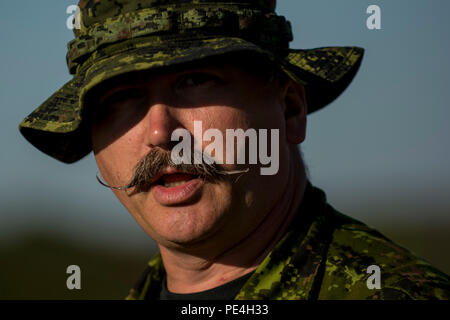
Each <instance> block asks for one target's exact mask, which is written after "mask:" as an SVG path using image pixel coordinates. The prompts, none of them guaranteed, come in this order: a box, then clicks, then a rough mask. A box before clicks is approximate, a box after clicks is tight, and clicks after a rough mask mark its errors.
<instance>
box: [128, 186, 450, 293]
mask: <svg viewBox="0 0 450 320" xmlns="http://www.w3.org/2000/svg"><path fill="white" fill-rule="evenodd" d="M371 265H377V266H379V267H380V269H381V288H380V289H369V288H368V286H367V279H368V277H370V276H371V274H370V273H367V268H368V267H369V266H371ZM164 272H165V271H164V265H163V261H162V259H161V255H160V254H158V255H156V256H155V257H154V258H153V259H152V260H151V261H150V262H149V264H148V267H147V269H146V270H145V272H144V274H143V276H142V277H141V279H140V280H139V281H138V283H137V284H136V286H135V287H134V288H133V289H131V290H130V293H129V295H128V296H127V297H126V298H127V299H129V300H135V299H150V300H152V299H153V300H155V299H158V297H159V293H160V291H161V279H163V275H164ZM449 298H450V278H449V276H448V275H446V274H444V273H443V272H441V271H439V270H437V269H436V268H434V267H433V266H431V265H430V264H429V263H428V262H426V261H425V260H423V259H421V258H419V257H417V256H415V255H414V254H413V253H411V252H410V251H408V250H406V249H404V248H402V247H400V246H398V245H397V244H395V243H393V242H392V241H391V240H389V239H387V238H386V237H385V236H383V235H382V234H381V233H379V232H378V231H376V230H374V229H372V228H370V227H368V226H366V225H365V224H363V223H361V222H359V221H357V220H355V219H352V218H350V217H348V216H345V215H343V214H341V213H339V212H338V211H336V210H335V209H334V208H333V207H331V206H330V205H329V204H327V200H326V196H325V193H324V192H323V191H322V190H320V189H318V188H315V187H313V186H312V185H311V184H308V186H307V188H306V191H305V197H304V201H303V203H302V205H301V207H300V210H299V214H298V215H297V217H296V218H295V219H294V221H293V222H292V223H291V226H290V228H289V230H288V231H287V233H286V234H285V235H284V237H283V238H282V239H281V240H280V241H279V242H278V244H277V245H276V246H275V247H274V248H273V250H272V251H271V252H270V253H269V254H268V255H267V257H266V258H265V259H264V261H263V262H262V263H261V264H260V266H259V267H258V269H256V271H255V272H254V274H253V275H252V276H251V277H250V278H249V280H248V281H247V282H246V283H245V285H244V286H243V287H242V289H241V291H240V292H239V293H238V295H237V296H236V297H235V299H236V300H263V299H270V300H306V299H308V300H315V299H339V300H344V299H357V300H360V299H362V300H366V299H382V300H397V299H402V300H403V299H407V300H411V299H414V300H416V299H449Z"/></svg>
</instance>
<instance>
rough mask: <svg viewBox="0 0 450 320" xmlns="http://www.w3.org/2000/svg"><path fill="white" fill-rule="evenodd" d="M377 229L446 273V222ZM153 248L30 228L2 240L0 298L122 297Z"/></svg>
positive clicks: (449, 266) (449, 240)
mask: <svg viewBox="0 0 450 320" xmlns="http://www.w3.org/2000/svg"><path fill="white" fill-rule="evenodd" d="M378 229H379V230H380V231H381V232H382V233H383V234H385V235H386V236H388V237H389V238H391V239H392V240H394V241H396V242H397V243H399V244H400V245H402V246H404V247H407V248H408V249H410V250H412V251H413V252H414V253H416V254H417V255H419V256H421V257H423V258H425V259H426V260H428V261H430V262H431V263H432V264H433V265H434V266H436V267H437V268H439V269H440V270H442V271H444V272H445V273H447V274H449V273H450V255H449V250H448V247H449V244H450V232H449V229H448V227H444V226H443V227H434V228H427V229H424V228H419V227H416V228H411V227H409V228H407V229H406V228H405V229H401V228H393V227H392V226H391V227H385V228H378ZM443 248H447V250H443ZM154 254H155V249H154V247H153V245H152V244H151V243H150V241H149V249H148V250H143V249H139V250H137V249H135V248H117V247H108V246H107V245H95V244H94V243H93V244H92V245H86V244H76V243H74V242H73V241H70V240H68V239H65V238H63V237H61V236H59V235H56V234H51V233H29V234H27V235H24V236H23V237H21V240H20V241H18V242H15V243H9V244H5V243H2V246H0V257H1V260H0V299H3V300H4V299H105V300H109V299H123V298H124V297H125V296H126V295H127V294H128V291H129V289H130V288H131V287H132V286H133V284H134V282H135V281H137V279H138V278H139V276H140V275H141V273H142V272H143V270H144V268H145V266H146V264H147V262H148V260H149V259H150V258H151V257H152V256H153V255H154ZM72 264H76V265H78V266H80V268H81V290H68V289H67V288H66V279H67V277H68V276H69V275H68V274H66V268H67V267H68V266H69V265H72Z"/></svg>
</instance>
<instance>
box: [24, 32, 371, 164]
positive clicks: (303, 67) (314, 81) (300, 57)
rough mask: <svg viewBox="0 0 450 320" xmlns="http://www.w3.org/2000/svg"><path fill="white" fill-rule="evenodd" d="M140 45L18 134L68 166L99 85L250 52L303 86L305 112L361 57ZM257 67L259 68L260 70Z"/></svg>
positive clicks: (340, 52)
mask: <svg viewBox="0 0 450 320" xmlns="http://www.w3.org/2000/svg"><path fill="white" fill-rule="evenodd" d="M176 44H180V42H174V43H173V44H172V45H167V43H164V46H162V45H161V46H155V45H154V44H153V45H147V46H145V45H140V46H139V47H134V48H131V49H130V48H128V49H127V50H124V51H122V52H120V53H118V54H115V55H112V56H105V57H103V58H101V59H98V61H96V62H95V63H93V64H92V65H91V66H90V67H89V68H87V69H86V70H82V69H81V70H79V72H77V74H76V75H75V76H74V77H73V79H72V80H70V81H69V82H67V83H66V84H65V85H64V86H63V87H61V88H60V89H59V90H58V91H56V92H55V93H54V94H53V95H52V96H51V97H50V98H48V99H47V100H46V101H45V102H44V103H43V104H41V105H40V106H39V107H38V108H37V109H36V110H34V111H33V112H32V113H31V114H30V115H29V116H28V117H26V118H25V119H24V120H23V121H22V122H21V123H20V125H19V130H20V132H21V133H22V135H23V136H24V137H25V138H26V139H27V140H28V141H29V142H30V143H31V144H33V145H34V146H35V147H36V148H38V149H40V150H41V151H43V152H44V153H46V154H48V155H50V156H52V157H54V158H56V159H58V160H60V161H63V162H65V163H73V162H76V161H78V160H79V159H81V158H83V157H84V156H86V155H87V154H88V153H89V152H90V151H91V149H92V147H91V142H90V132H89V128H88V126H87V124H86V123H85V122H86V121H83V116H82V112H83V104H84V98H85V96H86V94H87V93H88V92H89V91H90V90H91V89H92V88H94V87H96V86H97V85H99V84H100V83H102V82H104V81H106V80H109V79H112V78H114V77H117V76H119V75H123V74H125V73H129V72H136V71H144V70H150V69H155V68H161V67H165V66H173V65H177V64H181V63H186V62H190V61H196V60H199V59H203V58H207V57H213V56H217V55H222V54H226V53H231V52H239V51H253V52H259V53H261V54H264V55H266V56H267V57H268V58H270V59H272V60H276V62H278V63H280V65H281V68H282V69H283V70H284V71H285V72H286V73H287V74H288V75H289V76H290V77H291V78H292V79H294V80H295V81H297V82H298V83H300V84H302V85H304V86H305V91H306V95H307V104H308V113H309V114H310V113H312V112H314V111H317V110H319V109H321V108H323V107H324V106H325V105H327V104H329V103H330V102H332V101H333V100H334V99H336V98H337V97H338V96H339V95H340V94H341V93H342V92H343V91H344V90H345V89H346V88H347V86H348V85H349V84H350V82H351V81H352V79H353V77H354V76H355V74H356V72H357V70H358V68H359V66H360V64H361V60H362V57H363V53H364V50H363V49H362V48H359V47H324V48H316V49H307V50H289V53H288V55H287V56H284V57H279V56H276V55H275V54H273V53H272V52H271V51H267V50H264V49H263V48H261V47H259V46H257V45H255V44H253V43H251V42H248V41H245V40H243V39H241V38H214V39H203V40H196V41H195V43H192V42H190V43H189V44H188V45H187V43H186V42H184V43H182V45H178V46H176ZM262 68H263V67H262Z"/></svg>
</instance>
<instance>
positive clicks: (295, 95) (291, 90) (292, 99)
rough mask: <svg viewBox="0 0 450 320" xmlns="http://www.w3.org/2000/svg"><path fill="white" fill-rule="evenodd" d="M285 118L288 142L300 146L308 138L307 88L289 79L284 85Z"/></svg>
mask: <svg viewBox="0 0 450 320" xmlns="http://www.w3.org/2000/svg"><path fill="white" fill-rule="evenodd" d="M283 102H284V117H285V120H286V137H287V141H288V142H289V143H292V144H300V143H302V142H303V141H304V140H305V136H306V115H307V113H308V112H307V105H306V95H305V88H304V87H303V86H302V85H300V84H298V83H296V82H294V81H293V80H291V79H289V80H287V81H286V82H285V83H284V84H283Z"/></svg>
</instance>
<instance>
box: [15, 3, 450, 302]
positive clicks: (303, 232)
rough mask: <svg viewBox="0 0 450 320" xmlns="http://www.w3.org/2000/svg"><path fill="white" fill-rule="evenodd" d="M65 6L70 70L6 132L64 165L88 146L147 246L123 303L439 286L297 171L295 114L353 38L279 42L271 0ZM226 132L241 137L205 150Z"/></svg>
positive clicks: (421, 291)
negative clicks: (74, 12)
mask: <svg viewBox="0 0 450 320" xmlns="http://www.w3.org/2000/svg"><path fill="white" fill-rule="evenodd" d="M79 7H80V8H81V16H80V19H81V29H80V30H76V31H75V35H76V39H75V40H73V41H72V42H70V43H69V46H68V47H69V52H68V55H67V61H68V66H69V70H70V72H71V73H72V74H74V78H73V79H72V80H71V81H69V82H68V83H67V84H65V85H64V86H63V87H62V88H61V89H60V90H59V91H57V92H56V93H55V94H54V95H53V96H52V97H50V98H49V99H48V100H47V101H46V102H44V104H42V105H41V106H40V107H39V108H38V109H36V110H35V111H34V112H33V113H31V114H30V115H29V116H28V117H27V118H26V119H25V120H24V121H23V122H22V123H21V125H20V130H21V132H22V134H23V135H24V136H25V138H26V139H28V140H29V141H30V142H31V143H32V144H33V145H35V146H36V147H37V148H39V149H40V150H42V151H43V152H45V153H47V154H49V155H51V156H53V157H54V158H56V159H59V160H61V161H64V162H67V163H72V162H74V161H77V160H79V159H80V158H82V157H83V156H85V155H86V154H88V153H89V152H90V151H91V150H93V151H94V155H95V158H96V161H97V164H98V167H99V170H100V173H101V176H102V177H103V179H104V180H105V182H102V181H101V180H100V179H99V181H100V182H101V183H102V184H104V185H106V186H108V187H110V188H111V189H112V190H113V192H114V193H115V195H116V196H117V198H118V199H119V200H120V201H121V202H122V204H123V205H124V206H125V207H126V208H127V209H128V211H129V212H130V213H131V214H132V215H133V217H134V218H135V219H136V221H137V222H138V223H139V224H140V226H141V227H142V228H143V229H144V230H145V231H146V232H147V234H149V236H150V237H151V238H152V239H154V240H155V241H156V243H157V244H158V246H159V249H160V253H159V254H158V255H157V256H156V257H154V258H153V259H152V260H151V261H150V262H149V265H148V267H147V269H146V270H145V272H144V274H143V276H142V278H141V279H140V281H138V283H137V284H136V286H135V287H134V288H133V289H132V290H131V291H130V294H129V295H128V297H127V298H128V299H152V300H155V299H448V298H449V293H450V286H449V283H450V281H449V277H448V276H447V275H445V274H444V273H442V272H440V271H439V270H436V269H435V268H433V267H432V266H430V265H429V264H428V263H427V262H425V261H424V260H422V259H420V258H418V257H415V256H414V255H413V254H412V253H410V252H409V251H407V250H406V249H403V248H401V247H399V246H398V245H396V244H394V243H392V242H391V241H390V240H389V239H387V238H385V237H384V236H383V235H381V234H380V233H378V232H377V231H375V230H373V229H371V228H369V227H367V226H366V225H364V224H363V223H361V222H358V221H356V220H354V219H352V218H350V217H347V216H345V215H343V214H341V213H339V212H337V211H336V210H334V209H333V208H332V207H331V206H330V205H329V204H327V202H326V197H325V194H324V193H323V192H322V191H321V190H320V189H317V188H315V187H313V186H312V185H311V183H310V182H309V180H308V178H307V175H306V169H305V165H304V164H303V161H302V158H301V154H300V152H299V149H298V144H300V143H302V142H303V141H304V140H305V135H306V118H307V114H310V113H312V112H314V111H317V110H319V109H321V108H322V107H324V106H325V105H327V104H329V103H330V102H331V101H333V100H334V99H335V98H336V97H337V96H339V95H340V93H342V91H343V90H345V88H346V87H347V86H348V85H349V83H350V82H351V80H352V79H353V77H354V75H355V73H356V72H357V69H358V68H359V65H360V63H361V59H362V55H363V50H362V49H360V48H356V47H333V48H320V49H311V50H292V49H289V42H290V41H291V40H292V34H291V28H290V24H289V22H287V21H286V20H285V19H284V18H283V17H280V16H277V15H276V14H275V1H273V0H272V1H271V0H240V1H236V0H235V1H212V0H209V1H188V0H185V1H175V0H164V1H163V0H159V1H158V0H146V1H144V0H140V1H136V0H121V1H107V0H90V1H81V2H80V4H79ZM198 124H201V127H202V128H203V129H205V130H210V129H211V130H212V131H209V133H210V134H209V135H206V133H205V134H203V130H200V135H199V134H198V133H199V132H198V131H199V130H198ZM229 130H233V132H235V133H236V132H237V130H242V132H245V133H248V135H246V136H245V139H244V140H241V142H240V143H239V142H238V140H235V139H234V138H233V139H232V140H230V139H228V140H227V141H225V143H224V144H222V145H221V144H220V143H219V144H215V146H217V147H216V148H213V149H214V152H209V151H212V148H210V145H209V144H208V142H211V141H212V140H214V143H216V142H217V141H216V139H217V140H218V137H226V138H228V135H227V133H229V132H230V131H229ZM252 130H253V131H252ZM269 132H270V134H269ZM186 133H187V135H186ZM251 133H255V135H257V139H258V144H257V147H258V150H257V151H256V149H255V148H253V147H252V146H251V141H252V138H253V137H254V135H253V136H252V134H251ZM272 133H274V134H273V135H272ZM181 136H183V139H174V137H175V138H176V137H181ZM191 137H194V139H193V142H192V144H188V143H187V142H188V140H190V138H191ZM213 137H214V139H213ZM242 142H248V145H247V144H245V143H244V144H243V143H242ZM180 144H182V145H183V148H180V146H181V145H180ZM254 146H255V145H254ZM269 146H270V147H269ZM174 150H176V151H177V152H174ZM180 150H181V151H182V152H178V151H180ZM207 150H209V151H208V152H207ZM261 150H262V151H261ZM240 151H241V152H243V151H246V152H247V153H246V156H245V157H244V158H243V159H240V160H243V161H237V159H238V158H239V152H240ZM255 152H256V153H257V155H259V159H258V160H259V161H257V162H255V161H254V160H255V159H254V156H255ZM199 153H200V161H196V160H198V157H197V155H198V154H199ZM269 154H271V156H272V158H269V160H273V162H276V163H270V165H272V164H274V168H275V171H274V172H271V173H270V174H263V172H266V171H263V169H264V168H267V165H268V164H269V162H268V161H267V159H268V155H269ZM180 157H181V160H183V161H179V160H180ZM252 157H253V158H252ZM224 159H226V160H229V161H224ZM252 159H253V161H252ZM184 160H188V161H184Z"/></svg>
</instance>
